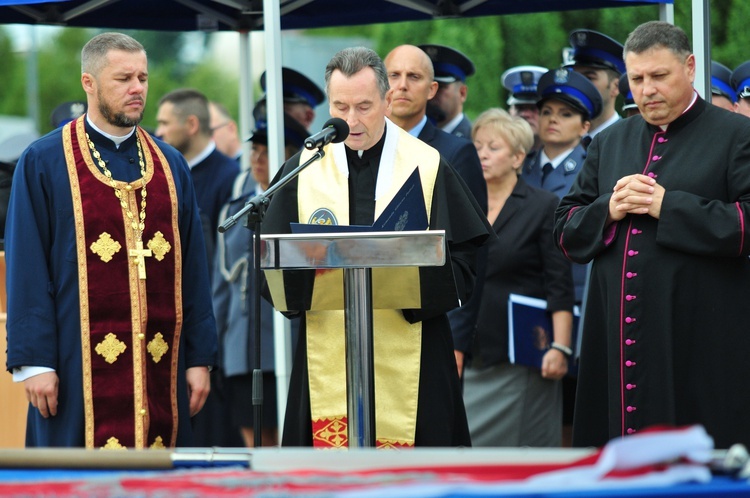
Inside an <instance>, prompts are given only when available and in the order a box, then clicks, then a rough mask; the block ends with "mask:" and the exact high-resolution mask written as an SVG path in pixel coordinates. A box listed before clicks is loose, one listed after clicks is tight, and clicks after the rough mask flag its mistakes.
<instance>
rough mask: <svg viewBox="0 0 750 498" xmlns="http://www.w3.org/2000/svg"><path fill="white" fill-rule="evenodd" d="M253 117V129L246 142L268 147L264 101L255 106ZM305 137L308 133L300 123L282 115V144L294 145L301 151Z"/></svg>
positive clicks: (286, 115) (285, 114)
mask: <svg viewBox="0 0 750 498" xmlns="http://www.w3.org/2000/svg"><path fill="white" fill-rule="evenodd" d="M253 117H254V118H255V129H254V130H253V132H252V135H250V138H248V141H250V142H254V143H259V144H263V145H268V119H267V117H266V103H265V100H261V101H259V102H258V103H257V104H256V105H255V108H254V109H253ZM307 136H308V132H307V130H306V129H305V127H304V126H302V123H300V122H299V121H297V120H296V119H294V118H293V117H292V116H290V115H289V114H287V113H284V144H285V145H294V146H295V147H297V148H300V149H301V148H302V146H303V145H304V143H305V139H306V138H307Z"/></svg>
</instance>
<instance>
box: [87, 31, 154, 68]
mask: <svg viewBox="0 0 750 498" xmlns="http://www.w3.org/2000/svg"><path fill="white" fill-rule="evenodd" d="M111 50H122V51H123V52H130V53H133V52H143V53H144V54H145V53H146V49H145V48H143V45H141V44H140V42H138V41H137V40H136V39H135V38H132V37H130V36H128V35H124V34H122V33H102V34H100V35H96V36H95V37H93V38H92V39H91V40H89V41H88V43H86V45H84V46H83V49H82V50H81V74H83V73H89V74H91V75H93V76H98V75H99V72H100V71H101V70H102V69H104V67H105V65H106V64H107V54H108V53H109V52H110V51H111Z"/></svg>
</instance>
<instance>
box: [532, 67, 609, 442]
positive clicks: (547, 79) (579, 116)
mask: <svg viewBox="0 0 750 498" xmlns="http://www.w3.org/2000/svg"><path fill="white" fill-rule="evenodd" d="M617 82H618V84H619V78H617ZM618 91H619V90H618ZM538 92H539V101H538V103H537V105H538V106H539V136H540V138H541V140H542V150H541V151H540V152H539V153H538V154H537V155H536V158H535V161H534V162H533V163H532V164H531V165H525V166H524V169H523V172H522V174H521V176H522V177H523V178H524V180H526V183H528V184H529V185H531V186H533V187H541V188H543V189H545V190H549V191H550V192H553V193H555V194H557V196H558V197H561V198H562V197H563V196H564V195H565V194H567V193H568V191H569V190H570V187H571V186H572V185H573V182H574V181H575V178H576V176H577V175H578V172H579V171H580V170H581V168H582V167H583V160H584V158H585V157H586V151H585V150H584V147H583V144H582V143H581V138H582V137H584V136H585V135H586V133H587V132H590V127H591V124H592V122H593V121H594V120H595V119H596V118H597V116H599V115H600V113H601V112H603V111H602V109H603V103H602V98H601V95H600V92H599V90H598V89H597V87H596V86H594V84H593V83H592V82H591V81H590V80H589V79H587V78H586V77H585V76H583V75H582V74H579V73H577V72H575V71H571V70H570V68H559V69H553V70H551V71H549V72H547V73H545V74H544V75H542V77H541V78H540V79H539V85H538ZM612 105H614V98H613V104H612ZM615 115H617V113H615ZM571 264H572V270H573V284H574V288H575V302H576V304H577V305H583V301H584V296H585V294H586V288H587V282H586V281H587V272H588V266H587V265H579V264H575V263H571ZM576 333H578V334H579V336H580V331H578V330H577V328H576V327H575V324H574V330H573V334H574V337H573V342H572V344H577V340H576V337H575V334H576ZM571 371H572V372H575V369H574V368H573V369H571ZM575 390H576V382H575V378H573V377H571V376H567V377H565V378H564V379H563V434H564V438H563V439H564V440H566V441H567V439H568V437H569V436H567V434H569V432H570V427H571V424H572V422H573V406H574V404H575Z"/></svg>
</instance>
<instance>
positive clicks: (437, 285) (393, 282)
mask: <svg viewBox="0 0 750 498" xmlns="http://www.w3.org/2000/svg"><path fill="white" fill-rule="evenodd" d="M428 228H429V225H428V222H427V211H426V208H425V203H424V195H423V193H422V183H421V179H420V176H419V169H418V168H417V169H415V170H414V172H413V173H412V174H411V175H410V177H409V179H408V180H407V181H406V182H405V183H404V185H402V187H401V189H400V190H399V192H398V193H397V194H396V195H395V196H394V198H393V199H392V200H391V202H390V203H389V204H388V206H387V207H386V208H385V209H384V210H383V212H382V213H381V214H380V216H378V219H377V220H376V221H375V223H373V225H372V226H361V225H316V224H302V223H292V224H291V226H290V229H291V231H292V233H293V234H298V235H304V234H314V235H316V236H317V235H323V236H324V235H325V234H332V235H334V234H335V235H337V236H338V235H340V234H343V233H346V234H350V235H351V236H352V239H351V244H346V243H342V242H341V241H337V242H336V243H335V244H330V245H329V246H326V244H325V243H318V242H316V243H315V244H311V245H310V250H311V251H312V250H315V251H318V254H316V255H315V258H316V259H317V260H318V261H320V262H321V263H322V264H321V266H323V267H325V268H326V269H322V270H321V269H318V270H302V269H300V270H296V269H292V270H266V271H265V272H266V279H267V282H268V286H269V290H270V293H271V297H272V299H273V303H274V306H275V307H276V309H278V310H280V311H302V310H336V309H343V308H344V292H343V273H342V270H340V269H330V268H332V267H336V266H337V264H336V262H337V261H345V260H346V259H347V258H346V254H342V253H341V252H342V249H343V250H345V248H346V247H352V248H354V249H353V250H357V249H359V248H361V245H360V246H357V244H358V243H360V241H358V239H357V236H356V234H361V235H362V237H363V238H366V237H367V234H371V233H373V232H416V231H420V232H421V231H425V230H427V229H428ZM390 250H395V249H390ZM442 250H444V251H445V253H446V256H445V261H446V263H447V264H444V265H443V266H425V267H417V266H398V267H374V268H373V269H372V289H373V293H372V298H373V308H374V309H420V308H424V305H423V301H425V300H424V299H423V298H422V295H423V292H422V289H423V286H424V285H426V282H427V281H429V290H430V292H429V296H435V295H440V296H441V298H440V301H441V302H440V303H438V302H433V300H432V297H430V303H428V304H430V305H433V304H435V305H438V306H440V307H442V308H447V309H450V308H452V307H454V306H455V304H456V303H457V302H458V297H457V292H456V285H455V279H454V277H453V272H452V266H451V265H450V261H449V259H450V258H449V255H447V249H442ZM379 257H380V258H382V257H383V255H382V254H381V255H379ZM386 259H387V255H386ZM342 266H343V265H342ZM373 266H383V265H381V264H378V265H373ZM430 307H432V306H430Z"/></svg>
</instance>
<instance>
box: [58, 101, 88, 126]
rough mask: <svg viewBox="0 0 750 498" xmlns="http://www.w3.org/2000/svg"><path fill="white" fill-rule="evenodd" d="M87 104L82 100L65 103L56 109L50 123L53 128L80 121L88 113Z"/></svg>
mask: <svg viewBox="0 0 750 498" xmlns="http://www.w3.org/2000/svg"><path fill="white" fill-rule="evenodd" d="M86 109H87V104H86V102H84V101H82V100H74V101H72V102H63V103H62V104H60V105H59V106H57V107H55V109H54V110H53V111H52V114H51V115H50V122H51V124H52V127H53V128H59V127H61V126H62V125H64V124H66V123H70V122H71V121H73V120H74V119H78V118H79V117H81V116H83V115H84V114H85V113H86Z"/></svg>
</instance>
